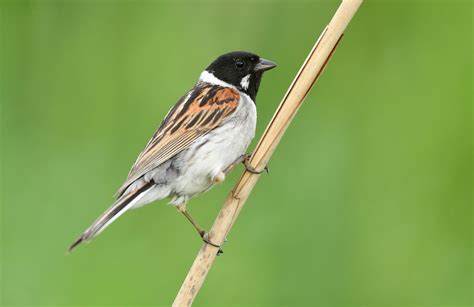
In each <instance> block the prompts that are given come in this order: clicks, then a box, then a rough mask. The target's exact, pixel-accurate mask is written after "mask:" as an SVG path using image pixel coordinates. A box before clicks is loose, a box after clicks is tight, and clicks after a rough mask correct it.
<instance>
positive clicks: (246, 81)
mask: <svg viewBox="0 0 474 307" xmlns="http://www.w3.org/2000/svg"><path fill="white" fill-rule="evenodd" d="M249 83H250V75H246V76H245V77H243V78H242V80H241V81H240V86H241V87H242V88H243V89H244V90H247V89H248V88H249Z"/></svg>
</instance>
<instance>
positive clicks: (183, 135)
mask: <svg viewBox="0 0 474 307" xmlns="http://www.w3.org/2000/svg"><path fill="white" fill-rule="evenodd" d="M239 101H240V95H239V93H238V92H237V91H236V90H234V89H231V88H227V87H221V86H217V85H210V84H204V85H197V86H196V87H195V88H194V89H192V90H191V91H190V92H189V93H188V94H187V95H186V96H185V97H183V98H181V99H180V101H178V103H177V104H176V105H175V106H174V107H173V108H172V109H171V110H170V112H169V113H168V115H167V116H166V118H165V119H164V120H163V122H162V123H161V125H160V127H159V128H158V130H157V131H156V132H155V134H154V135H153V137H152V138H151V140H150V141H149V142H148V144H147V145H146V147H145V149H144V150H143V151H142V152H141V153H140V155H139V156H138V159H137V161H136V162H135V164H134V165H133V167H132V169H131V170H130V173H129V174H128V178H127V180H126V181H125V183H124V184H123V185H122V186H121V187H120V189H119V191H118V195H122V194H123V193H124V192H125V190H126V189H127V188H128V187H129V186H130V185H131V184H132V183H133V182H134V181H135V180H137V179H139V178H140V177H142V176H143V175H145V174H146V173H147V172H149V171H151V170H152V169H154V168H155V167H157V166H159V165H160V164H162V163H163V162H165V161H167V160H168V159H170V158H172V157H173V156H175V155H176V154H178V153H180V152H182V151H183V150H185V149H187V148H188V147H189V146H190V145H191V144H192V143H193V142H194V141H195V140H196V139H197V138H198V137H200V136H202V135H204V134H206V133H208V132H209V131H211V130H213V129H214V128H216V127H218V126H219V125H220V124H221V123H222V122H223V121H224V120H225V119H226V118H227V117H228V116H229V115H230V114H232V113H233V112H235V110H236V109H237V106H238V105H239Z"/></svg>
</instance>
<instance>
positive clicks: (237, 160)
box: [222, 155, 247, 175]
mask: <svg viewBox="0 0 474 307" xmlns="http://www.w3.org/2000/svg"><path fill="white" fill-rule="evenodd" d="M246 157H247V155H241V156H240V157H238V158H237V159H236V160H235V161H234V162H232V164H231V165H229V166H227V167H226V168H225V169H224V170H223V171H222V172H223V173H224V174H226V175H227V174H228V173H230V172H231V171H232V170H233V169H234V167H235V166H236V165H238V164H240V163H242V162H244V161H245V159H246Z"/></svg>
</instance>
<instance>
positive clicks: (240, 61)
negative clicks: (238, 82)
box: [235, 60, 245, 68]
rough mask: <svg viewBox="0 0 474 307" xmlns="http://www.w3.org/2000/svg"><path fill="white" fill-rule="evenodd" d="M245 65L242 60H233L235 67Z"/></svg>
mask: <svg viewBox="0 0 474 307" xmlns="http://www.w3.org/2000/svg"><path fill="white" fill-rule="evenodd" d="M244 66H245V63H244V62H243V61H242V60H237V61H235V67H237V68H242V67H244Z"/></svg>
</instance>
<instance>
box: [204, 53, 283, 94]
mask: <svg viewBox="0 0 474 307" xmlns="http://www.w3.org/2000/svg"><path fill="white" fill-rule="evenodd" d="M274 67H276V64H275V63H273V62H271V61H269V60H265V59H262V58H260V57H259V56H258V55H256V54H253V53H250V52H244V51H236V52H230V53H226V54H224V55H221V56H220V57H218V58H217V59H216V60H215V61H214V62H212V63H211V65H209V67H207V68H206V71H208V72H209V73H212V74H213V75H214V76H215V77H216V78H218V79H219V80H222V81H224V82H226V83H229V84H231V85H233V86H235V87H236V88H238V89H239V90H240V91H242V92H244V93H246V94H247V95H249V96H250V98H252V100H253V101H255V97H256V96H257V91H258V87H259V86H260V80H261V79H262V74H263V72H264V71H266V70H269V69H272V68H274Z"/></svg>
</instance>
